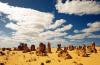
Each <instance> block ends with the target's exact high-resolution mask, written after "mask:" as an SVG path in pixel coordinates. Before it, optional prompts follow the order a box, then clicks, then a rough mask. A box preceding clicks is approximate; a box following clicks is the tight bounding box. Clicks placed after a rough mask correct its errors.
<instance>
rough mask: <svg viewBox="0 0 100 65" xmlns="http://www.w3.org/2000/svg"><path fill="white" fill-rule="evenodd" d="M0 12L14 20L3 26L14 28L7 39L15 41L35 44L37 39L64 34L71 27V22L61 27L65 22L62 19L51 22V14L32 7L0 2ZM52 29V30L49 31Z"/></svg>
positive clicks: (57, 36) (52, 16)
mask: <svg viewBox="0 0 100 65" xmlns="http://www.w3.org/2000/svg"><path fill="white" fill-rule="evenodd" d="M0 12H2V13H4V14H7V16H6V17H7V18H8V19H10V20H13V21H14V22H13V21H10V23H7V24H6V25H5V27H6V28H9V29H12V30H15V32H12V36H11V37H10V38H9V39H13V40H15V41H17V42H26V43H29V42H31V41H32V43H33V42H34V43H35V44H37V43H38V42H39V41H48V40H49V39H51V38H60V37H62V36H66V35H67V33H66V32H64V31H65V30H70V29H71V28H72V25H71V24H69V25H65V26H64V27H62V28H61V26H62V24H63V23H64V22H65V20H64V19H60V20H57V21H56V22H55V23H54V24H53V21H52V20H53V18H54V15H53V14H51V13H46V12H40V11H36V10H34V9H29V8H22V7H14V6H10V5H8V4H5V3H2V2H0ZM58 27H59V28H58ZM52 29H53V31H51V30H52ZM55 29H56V30H57V29H60V30H61V31H63V32H56V31H55ZM30 40H31V41H30ZM28 41H29V42H28Z"/></svg>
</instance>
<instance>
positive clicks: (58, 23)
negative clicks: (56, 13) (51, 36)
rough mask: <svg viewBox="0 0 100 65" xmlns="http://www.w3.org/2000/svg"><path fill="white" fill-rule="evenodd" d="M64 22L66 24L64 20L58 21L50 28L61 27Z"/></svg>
mask: <svg viewBox="0 0 100 65" xmlns="http://www.w3.org/2000/svg"><path fill="white" fill-rule="evenodd" d="M64 22H65V20H64V19H60V20H56V22H55V23H54V24H52V25H51V26H50V27H49V28H50V29H55V28H57V27H59V26H61V25H62V24H63V23H64Z"/></svg>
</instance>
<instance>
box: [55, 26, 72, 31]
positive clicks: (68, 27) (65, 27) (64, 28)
mask: <svg viewBox="0 0 100 65" xmlns="http://www.w3.org/2000/svg"><path fill="white" fill-rule="evenodd" d="M72 27H73V25H72V24H69V25H65V26H64V27H62V28H58V29H56V30H55V31H56V32H62V31H66V30H70V29H71V28H72Z"/></svg>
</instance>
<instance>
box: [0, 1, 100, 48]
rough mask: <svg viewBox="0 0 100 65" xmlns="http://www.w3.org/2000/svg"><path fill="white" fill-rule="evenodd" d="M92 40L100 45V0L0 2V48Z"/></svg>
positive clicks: (76, 42)
mask: <svg viewBox="0 0 100 65" xmlns="http://www.w3.org/2000/svg"><path fill="white" fill-rule="evenodd" d="M92 41H94V42H95V43H96V45H98V46H100V2H99V0H95V1H85V0H83V1H75V0H73V1H67V0H0V47H16V46H17V45H19V43H20V42H24V43H27V44H28V45H31V44H35V45H36V46H38V44H39V43H40V42H43V43H45V44H47V43H48V42H51V44H52V47H56V45H57V44H58V43H61V44H62V46H63V47H64V46H66V45H69V44H74V45H81V44H83V43H84V44H87V45H88V44H90V43H91V42H92Z"/></svg>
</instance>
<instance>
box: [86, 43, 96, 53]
mask: <svg viewBox="0 0 100 65" xmlns="http://www.w3.org/2000/svg"><path fill="white" fill-rule="evenodd" d="M87 52H88V53H97V49H96V47H95V42H92V43H91V45H89V46H87Z"/></svg>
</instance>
